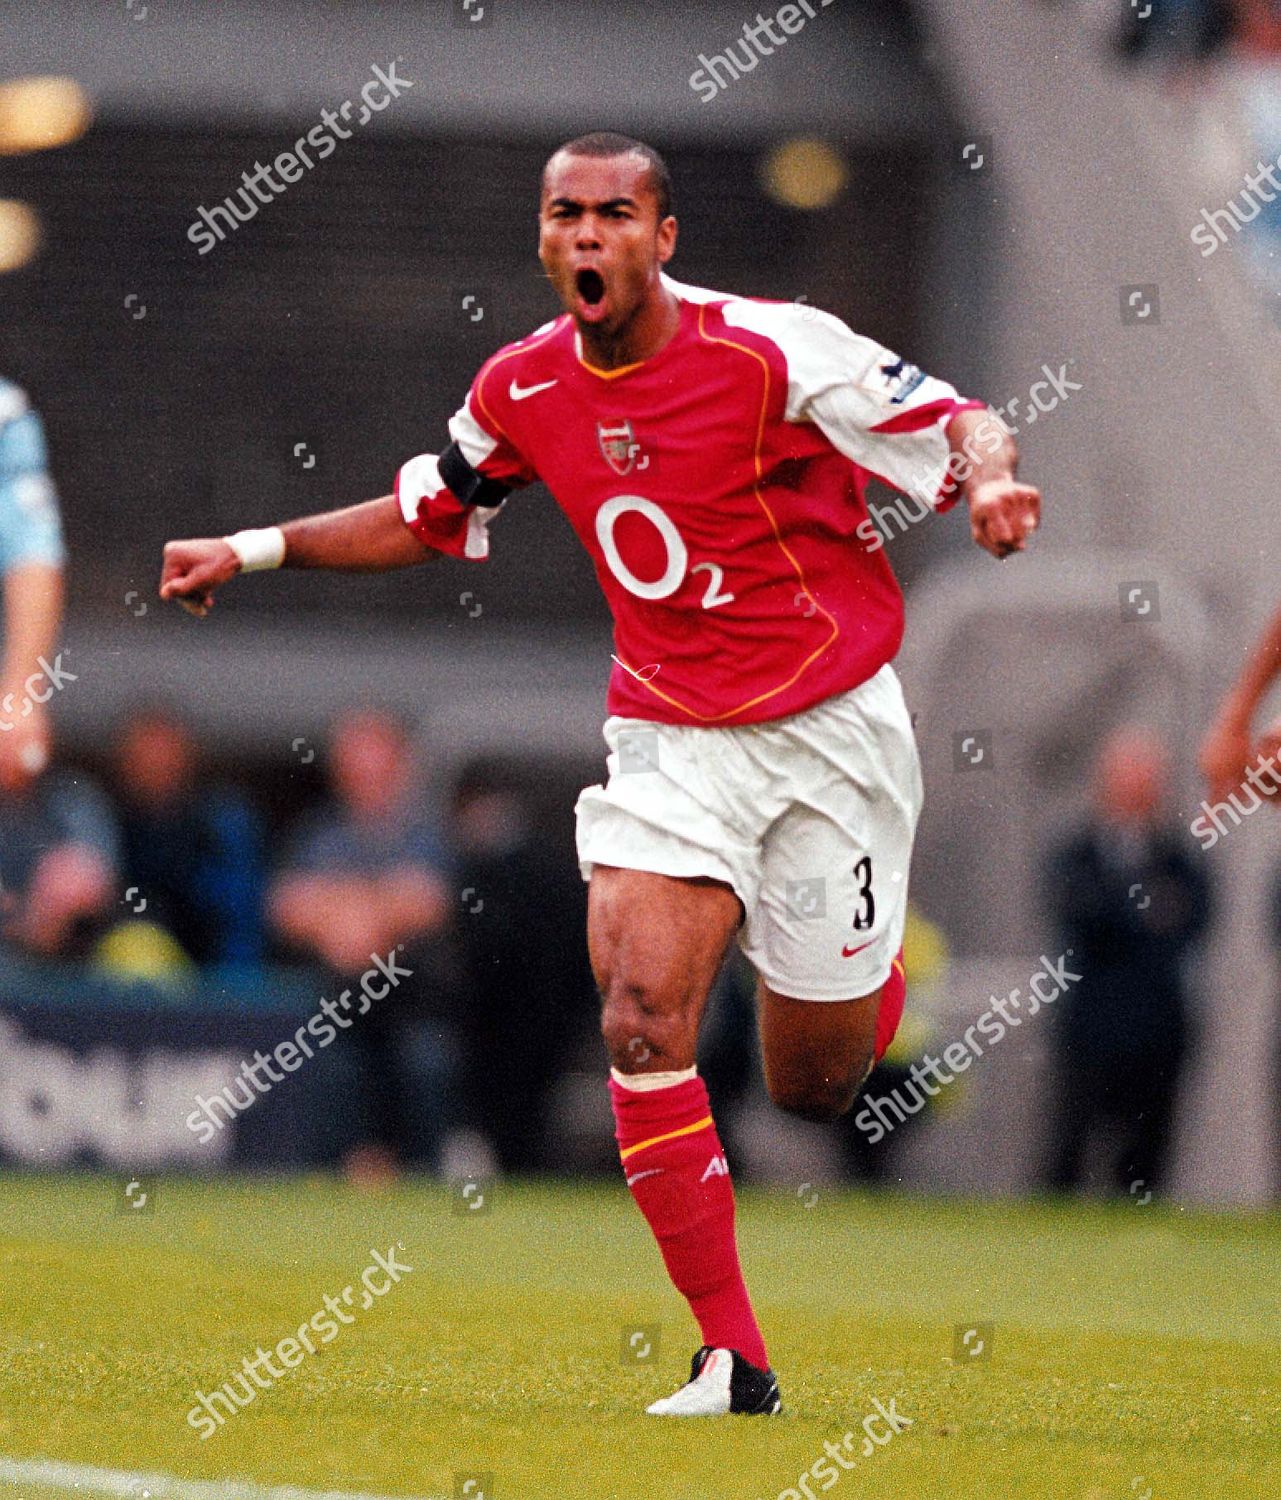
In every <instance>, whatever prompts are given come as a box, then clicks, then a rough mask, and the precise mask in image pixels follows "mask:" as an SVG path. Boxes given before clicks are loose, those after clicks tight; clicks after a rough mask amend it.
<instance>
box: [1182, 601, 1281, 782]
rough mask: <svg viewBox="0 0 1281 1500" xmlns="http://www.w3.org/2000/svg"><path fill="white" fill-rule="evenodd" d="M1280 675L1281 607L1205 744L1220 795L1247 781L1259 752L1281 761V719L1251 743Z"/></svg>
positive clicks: (1209, 776)
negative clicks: (1257, 719) (1258, 716)
mask: <svg viewBox="0 0 1281 1500" xmlns="http://www.w3.org/2000/svg"><path fill="white" fill-rule="evenodd" d="M1278 677H1281V609H1278V610H1277V612H1276V614H1274V615H1273V617H1272V619H1271V620H1270V621H1269V622H1268V626H1267V629H1266V630H1265V631H1264V632H1263V636H1262V638H1261V639H1260V641H1259V643H1258V645H1257V646H1256V647H1255V648H1254V650H1253V651H1252V652H1251V653H1250V656H1249V658H1248V660H1247V661H1246V663H1245V666H1244V667H1242V669H1241V673H1240V676H1239V677H1238V678H1237V680H1236V682H1235V683H1233V685H1232V689H1231V691H1230V692H1229V693H1228V696H1227V697H1226V698H1225V699H1224V700H1223V703H1222V705H1221V706H1220V708H1219V711H1218V713H1217V714H1216V715H1215V717H1214V722H1213V723H1212V724H1211V726H1210V730H1209V733H1208V734H1207V735H1206V737H1205V740H1204V742H1203V743H1202V746H1201V755H1200V763H1201V770H1202V772H1203V774H1204V775H1205V778H1206V780H1207V781H1208V782H1209V783H1210V791H1211V794H1212V795H1213V796H1214V797H1215V798H1220V797H1224V796H1226V795H1227V794H1228V792H1230V791H1233V790H1235V789H1236V788H1237V787H1238V786H1240V785H1241V783H1242V781H1243V780H1244V779H1245V772H1246V768H1247V766H1248V765H1249V764H1250V762H1251V761H1252V760H1253V758H1254V757H1255V756H1256V755H1260V756H1263V757H1264V758H1265V759H1267V760H1271V761H1273V762H1274V763H1275V762H1276V760H1277V758H1278V756H1281V719H1278V720H1276V722H1275V723H1273V724H1271V725H1270V726H1269V727H1268V728H1267V729H1265V730H1264V731H1263V734H1262V737H1261V738H1260V740H1259V742H1258V744H1257V745H1255V744H1252V742H1251V741H1252V737H1253V733H1254V730H1253V727H1252V726H1253V723H1254V716H1255V714H1256V713H1257V712H1258V709H1259V704H1260V703H1262V702H1263V699H1264V697H1265V696H1266V695H1267V692H1268V689H1269V688H1271V686H1272V684H1273V683H1274V682H1276V680H1277V679H1278Z"/></svg>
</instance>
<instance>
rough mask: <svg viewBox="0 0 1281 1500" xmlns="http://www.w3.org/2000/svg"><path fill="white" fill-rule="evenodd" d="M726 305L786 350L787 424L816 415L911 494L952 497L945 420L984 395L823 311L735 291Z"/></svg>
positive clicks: (739, 321)
mask: <svg viewBox="0 0 1281 1500" xmlns="http://www.w3.org/2000/svg"><path fill="white" fill-rule="evenodd" d="M723 312H724V317H725V321H726V322H727V323H730V324H735V325H737V326H738V327H740V328H746V329H750V330H752V331H753V332H756V333H759V334H763V335H764V336H765V337H767V338H769V339H770V340H772V341H773V342H774V343H775V344H777V345H778V347H779V348H780V349H781V350H782V352H783V355H784V357H785V359H786V361H787V411H786V416H787V420H788V421H789V422H813V423H814V424H815V425H816V426H817V427H819V428H820V429H821V430H822V432H823V433H824V435H825V436H826V437H827V439H828V440H829V442H831V444H832V446H833V447H835V448H836V449H838V450H839V451H840V452H841V453H843V454H845V456H846V457H847V458H850V459H853V461H854V462H855V463H856V464H858V465H859V466H860V467H861V468H863V469H866V470H867V471H868V473H870V474H873V475H875V476H876V478H878V479H880V480H883V481H884V482H885V483H886V484H889V485H892V486H893V487H894V488H895V489H898V490H902V491H903V492H904V493H905V494H911V495H915V496H919V497H920V498H922V499H924V500H925V501H926V502H927V503H928V504H930V505H932V506H934V507H936V508H939V509H946V508H947V506H949V505H951V504H952V503H954V501H955V498H956V496H955V487H954V486H953V485H952V483H951V482H950V481H949V478H948V472H947V465H948V459H949V457H950V454H951V448H950V445H949V443H948V439H947V424H948V422H949V421H951V419H952V418H953V417H954V416H955V415H956V413H957V412H959V411H965V410H967V409H969V408H973V407H977V408H982V407H983V406H984V403H983V402H982V401H969V400H965V399H964V398H963V397H961V396H960V395H958V394H957V391H956V387H955V386H952V385H949V384H948V382H947V381H945V380H939V379H937V378H936V377H935V376H933V375H927V374H926V373H925V372H924V371H923V370H921V369H918V368H917V366H916V365H913V364H909V363H908V362H907V361H906V360H904V359H902V358H900V357H899V356H898V355H897V354H895V353H893V352H892V351H891V350H889V349H887V348H885V346H884V345H883V344H879V343H877V341H876V340H875V339H869V338H865V337H864V336H863V335H861V334H857V333H855V332H854V331H853V330H852V329H851V328H849V327H848V326H847V325H846V324H845V323H843V322H842V321H841V320H840V318H837V317H833V316H832V314H831V313H825V312H822V311H820V310H819V309H818V308H815V307H807V306H804V305H802V304H798V303H779V302H751V301H748V300H747V299H745V298H733V299H731V300H729V301H728V302H726V304H725V307H724V309H723Z"/></svg>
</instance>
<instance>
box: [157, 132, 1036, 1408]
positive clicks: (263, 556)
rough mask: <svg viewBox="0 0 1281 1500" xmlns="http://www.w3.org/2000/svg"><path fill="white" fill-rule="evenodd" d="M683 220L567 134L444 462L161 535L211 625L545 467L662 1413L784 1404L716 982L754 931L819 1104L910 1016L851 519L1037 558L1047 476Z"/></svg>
mask: <svg viewBox="0 0 1281 1500" xmlns="http://www.w3.org/2000/svg"><path fill="white" fill-rule="evenodd" d="M676 235H677V224H676V219H675V218H674V217H673V215H672V195H671V184H670V180H669V177H668V173H667V169H666V167H665V165H664V163H663V161H662V159H661V158H660V157H659V156H658V155H657V153H656V152H654V151H653V150H652V149H651V148H650V147H648V146H646V145H643V144H641V143H639V142H637V141H633V140H630V139H628V138H627V137H624V136H619V135H614V134H610V133H599V134H594V135H589V136H583V137H581V138H579V139H577V140H574V141H571V142H569V143H568V144H567V145H565V146H562V147H561V148H560V150H558V151H557V152H556V153H555V154H554V155H553V156H552V158H551V159H550V161H549V162H548V163H547V165H546V168H545V169H544V173H543V181H542V194H541V203H540V210H539V257H540V259H541V261H542V264H543V267H544V269H545V271H546V273H547V277H548V279H549V280H550V281H551V283H552V286H553V287H554V288H555V290H556V293H557V296H558V297H559V299H560V302H561V304H562V306H563V307H564V309H565V311H564V312H563V313H562V314H561V315H560V316H559V317H557V318H556V319H555V320H554V321H552V322H550V323H547V324H545V325H544V326H543V327H541V328H539V329H537V330H536V331H535V332H534V333H532V334H530V335H529V336H528V337H527V338H524V339H521V340H520V341H518V342H517V343H514V344H511V345H509V346H508V347H506V348H504V349H501V350H499V352H498V353H496V354H495V355H494V356H493V357H492V358H491V359H490V360H489V361H488V362H487V363H486V364H485V365H484V366H483V367H482V368H481V370H480V373H479V374H478V375H477V376H476V378H475V381H474V382H473V384H472V387H471V390H470V392H469V393H468V396H467V399H466V401H465V402H464V404H463V405H462V407H461V408H460V409H459V411H458V413H457V415H456V416H455V417H454V418H453V419H452V420H451V422H450V424H449V442H448V444H447V445H446V446H445V447H444V449H443V451H442V452H441V453H440V454H439V455H436V454H422V455H420V456H418V457H416V458H411V459H410V460H409V461H408V462H407V463H405V464H404V465H403V466H402V467H401V469H400V471H399V473H398V475H397V478H396V485H395V493H394V494H393V495H388V496H385V497H383V498H382V499H378V500H370V501H367V502H366V503H364V504H361V505H355V506H352V507H350V508H347V509H343V510H337V511H331V512H328V513H324V514H320V515H314V516H307V517H303V518H301V519H298V520H293V521H287V522H285V523H283V524H282V525H280V526H269V527H265V528H262V529H255V530H251V531H243V532H238V533H236V534H235V535H234V536H230V537H224V538H203V539H198V540H186V541H174V542H170V543H169V544H168V545H167V546H166V548H165V556H164V571H163V576H162V580H161V586H160V594H161V597H162V598H164V599H178V600H180V601H182V602H183V603H184V604H185V605H186V606H187V607H188V608H189V609H191V610H192V611H193V612H195V613H198V614H204V613H206V612H207V610H208V609H209V608H210V606H211V605H212V603H213V598H214V591H215V590H216V589H217V588H218V587H219V586H220V585H222V584H223V583H225V582H226V581H227V580H228V579H229V578H231V577H233V576H234V575H235V574H236V573H238V572H241V571H250V570H254V569H262V568H276V567H281V566H284V567H294V568H338V569H350V570H355V571H365V572H371V571H380V570H383V569H390V568H398V567H404V566H407V565H409V564H412V563H418V562H422V561H425V560H428V559H433V558H438V557H440V556H441V555H442V554H444V555H448V556H451V557H456V558H460V559H469V560H480V559H483V558H485V557H486V556H487V555H488V550H489V527H490V525H491V523H492V522H493V520H494V518H495V517H496V516H497V515H498V514H499V512H500V511H501V509H502V507H503V506H504V505H505V504H506V503H507V498H508V496H509V495H510V494H511V493H512V491H514V490H517V489H520V488H521V487H522V486H524V485H527V484H529V483H531V482H532V481H533V480H535V479H538V480H541V481H542V482H543V483H544V484H546V485H547V487H548V489H549V490H550V491H551V493H552V495H553V496H554V497H555V499H556V501H557V503H558V504H559V505H560V507H561V509H562V510H563V511H564V512H565V514H566V516H567V517H568V519H569V521H570V523H571V525H572V526H573V528H574V530H575V531H576V532H577V534H578V536H579V538H580V540H581V541H582V543H583V545H584V546H585V547H586V548H587V550H588V552H589V553H590V554H591V557H592V561H593V563H594V564H595V568H596V573H597V576H598V578H599V580H600V585H601V588H602V589H603V590H604V593H605V596H606V598H607V600H608V602H609V605H610V609H611V611H612V613H613V617H614V627H615V632H614V640H615V653H614V660H615V666H614V669H613V673H612V676H611V679H610V684H609V694H608V711H609V717H608V719H607V721H606V723H605V727H604V735H605V740H606V743H607V745H608V747H609V756H608V762H607V764H608V768H609V777H608V782H607V784H606V785H604V786H593V787H588V788H587V789H586V790H585V791H583V793H582V794H581V796H580V797H579V799H578V805H577V809H576V812H577V840H578V856H579V863H580V867H581V870H582V874H583V877H584V879H586V880H588V881H589V887H588V943H589V948H590V957H591V963H592V968H593V972H594V974H595V978H596V982H597V984H598V986H599V989H600V993H601V998H602V1002H603V1010H602V1031H603V1035H604V1039H605V1043H606V1047H607V1049H608V1052H609V1058H610V1062H611V1064H612V1067H611V1070H610V1078H609V1093H610V1098H611V1101H612V1105H613V1112H614V1119H615V1122H616V1135H617V1139H618V1145H619V1155H620V1157H621V1160H622V1165H623V1169H624V1173H625V1176H626V1179H627V1184H628V1187H629V1188H630V1189H631V1192H632V1195H633V1197H634V1198H635V1200H636V1203H637V1205H638V1206H639V1208H640V1211H641V1213H642V1214H643V1215H644V1217H645V1219H646V1220H647V1221H648V1223H649V1226H650V1228H651V1230H652V1231H653V1233H654V1236H655V1238H656V1240H657V1241H658V1245H659V1248H660V1250H661V1252H662V1256H663V1260H664V1262H665V1264H666V1267H667V1271H668V1274H669V1275H670V1277H671V1279H672V1281H673V1283H674V1284H675V1286H676V1287H677V1289H678V1290H679V1291H680V1292H681V1293H682V1294H683V1295H684V1296H685V1298H686V1299H687V1300H688V1302H689V1305H690V1309H691V1311H692V1313H693V1315H694V1318H695V1319H696V1321H697V1323H698V1325H699V1329H700V1333H701V1338H702V1343H701V1346H700V1348H699V1350H698V1352H697V1353H696V1354H695V1356H694V1360H693V1365H692V1369H691V1372H690V1379H689V1381H688V1383H686V1384H685V1385H683V1386H682V1387H681V1388H680V1389H679V1390H677V1391H676V1393H675V1394H674V1395H672V1396H669V1397H666V1398H664V1399H661V1400H658V1401H655V1402H654V1403H653V1405H651V1406H650V1407H649V1408H648V1410H649V1411H650V1412H651V1413H653V1414H655V1415H663V1416H668V1415H670V1416H703V1415H720V1414H723V1413H728V1412H742V1413H769V1412H776V1411H778V1410H779V1408H780V1398H779V1388H778V1382H777V1380H776V1379H775V1376H774V1373H773V1371H772V1369H771V1366H770V1359H769V1356H768V1353H767V1350H766V1345H765V1341H764V1339H763V1337H762V1334H761V1330H760V1327H759V1325H758V1323H757V1320H756V1316H755V1314H754V1312H753V1309H752V1304H751V1300H750V1298H749V1296H748V1292H747V1287H746V1285H745V1282H744V1278H743V1273H742V1270H741V1268H740V1262H739V1255H738V1248H737V1243H736V1239H735V1230H734V1194H733V1188H732V1185H731V1180H730V1173H729V1167H728V1164H727V1162H726V1160H725V1156H724V1152H723V1150H722V1148H721V1144H720V1140H719V1138H718V1136H717V1132H716V1125H715V1123H714V1121H713V1119H712V1116H711V1112H710V1109H709V1107H708V1096H707V1090H706V1088H705V1087H704V1084H703V1081H702V1079H701V1078H700V1077H699V1075H698V1070H697V1067H696V1065H695V1049H696V1044H697V1040H698V1032H699V1025H700V1022H701V1020H702V1016H703V1010H704V1007H705V1004H706V1001H707V996H708V992H709V990H710V988H711V986H712V983H713V981H714V979H715V977H716V974H717V971H718V969H719V967H720V964H721V961H722V959H723V957H724V954H725V951H726V948H727V946H728V944H729V942H730V941H731V940H732V939H734V938H735V937H736V938H737V941H738V942H739V944H740V946H741V947H742V949H743V951H744V952H745V954H746V955H747V957H748V958H749V959H750V961H751V962H752V964H753V965H754V967H755V969H756V971H757V974H758V976H759V987H758V1003H759V1025H760V1035H761V1045H762V1054H763V1059H764V1069H765V1079H766V1083H767V1086H768V1089H769V1093H770V1096H771V1098H772V1099H773V1100H774V1102H775V1103H776V1104H778V1105H779V1106H780V1107H781V1108H783V1109H785V1110H788V1111H790V1112H791V1113H793V1114H796V1115H799V1116H801V1117H803V1118H805V1119H809V1120H831V1119H834V1118H836V1117H837V1116H838V1115H841V1114H842V1113H844V1112H845V1111H846V1110H848V1109H849V1107H850V1104H851V1103H852V1101H853V1099H854V1096H855V1094H856V1092H857V1091H858V1089H859V1088H860V1086H861V1085H862V1083H863V1082H864V1080H865V1079H866V1077H867V1075H868V1073H869V1071H870V1070H871V1068H872V1067H873V1066H874V1063H875V1060H876V1059H877V1058H878V1057H879V1056H880V1055H881V1054H882V1053H883V1051H884V1050H885V1048H886V1046H887V1045H888V1044H889V1041H890V1040H891V1038H892V1036H893V1033H894V1030H895V1028H896V1026H897V1024H898V1020H899V1017H900V1015H901V1012H902V1007H903V972H902V963H901V956H900V945H901V941H902V934H903V923H904V915H905V908H906V900H907V885H908V880H907V877H908V866H909V861H910V858H911V851H912V838H913V833H914V830H915V826H916V821H917V815H918V812H919V809H920V802H921V777H920V767H919V761H918V758H917V752H916V746H915V743H914V740H913V736H912V728H911V722H910V719H909V716H908V713H907V709H906V707H905V705H904V701H903V694H902V691H901V689H900V686H899V682H898V679H897V677H896V676H895V674H894V671H893V668H892V667H891V665H890V662H891V660H892V659H893V657H894V656H895V654H896V653H897V651H898V648H899V643H900V640H901V637H902V631H903V604H902V597H901V594H900V592H899V589H898V585H897V584H896V582H895V579H894V575H893V573H892V572H891V570H890V566H889V563H888V562H887V560H886V558H885V555H884V551H883V549H881V548H879V547H877V548H868V547H867V546H865V545H864V544H863V543H862V542H861V541H860V540H859V538H858V536H857V534H856V533H857V532H858V528H859V526H860V523H863V522H865V521H866V520H867V519H868V512H867V507H866V505H865V503H864V498H863V490H864V485H865V483H866V480H867V477H868V476H869V475H873V476H876V477H877V478H879V479H882V480H884V481H886V482H888V483H889V484H891V485H894V486H896V487H898V488H900V489H903V490H907V489H909V488H910V489H911V490H912V491H913V492H914V493H918V494H919V493H927V494H928V495H929V496H930V498H931V500H932V502H933V503H934V505H935V508H937V509H939V510H944V509H947V508H948V507H949V506H951V505H952V504H954V503H955V502H956V500H957V499H958V498H962V497H963V498H964V499H965V501H966V502H967V504H968V508H969V516H970V527H971V531H972V534H973V536H974V539H975V541H976V542H978V543H979V545H981V546H982V547H984V548H986V549H987V550H988V551H989V552H991V553H993V554H994V555H995V556H997V557H1005V556H1007V555H1008V554H1010V553H1013V552H1017V551H1021V550H1022V549H1023V547H1024V545H1025V543H1026V540H1027V537H1028V535H1029V533H1030V532H1031V531H1032V530H1033V529H1034V528H1035V526H1036V525H1037V522H1038V518H1039V508H1040V497H1039V495H1038V492H1037V491H1036V490H1035V489H1034V488H1033V487H1032V486H1030V485H1027V484H1023V483H1020V482H1019V481H1018V480H1017V479H1016V478H1015V457H1016V455H1015V451H1014V446H1013V443H1012V442H1011V440H1010V438H1009V435H1008V433H1007V432H1006V431H1005V430H1004V428H1003V427H1001V425H1000V423H999V422H998V421H997V419H996V418H995V417H994V416H993V415H992V414H991V413H989V412H988V410H987V408H986V407H985V406H984V405H983V403H981V402H975V401H966V400H962V399H961V398H960V397H959V396H958V395H957V393H956V391H955V390H954V389H953V388H952V386H950V385H948V384H946V383H944V382H943V381H941V380H937V379H933V378H931V377H929V376H927V375H925V374H923V373H922V372H921V371H920V370H918V369H916V368H915V367H914V366H912V365H910V364H906V363H905V362H904V361H903V360H902V359H899V358H897V357H896V356H895V355H893V354H892V353H890V351H889V350H887V349H885V348H883V347H882V346H881V345H879V344H878V343H876V342H875V341H874V340H872V339H868V338H864V337H861V336H859V335H857V334H855V333H853V332H851V330H850V329H849V328H848V327H846V325H845V324H844V323H842V322H841V321H840V320H839V319H837V318H835V317H832V316H830V315H828V314H826V313H822V312H818V311H816V310H815V309H813V308H809V307H804V308H800V307H797V306H795V305H793V304H788V303H774V302H762V301H755V300H749V299H747V298H743V297H738V296H734V295H730V294H726V293H721V292H711V291H705V290H701V289H697V288H694V287H689V286H684V285H682V284H680V283H678V282H675V281H673V280H671V279H670V278H669V277H668V276H667V275H666V274H665V272H664V267H665V266H666V265H667V263H668V262H669V261H670V260H671V258H672V255H673V253H674V251H675V249H676Z"/></svg>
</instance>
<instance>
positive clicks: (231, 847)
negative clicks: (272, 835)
mask: <svg viewBox="0 0 1281 1500" xmlns="http://www.w3.org/2000/svg"><path fill="white" fill-rule="evenodd" d="M114 762H115V764H114V772H115V774H114V787H113V789H114V791H115V794H116V802H117V807H118V809H119V813H120V825H121V826H120V831H121V843H122V850H123V870H122V884H123V885H124V886H125V887H126V888H128V889H134V888H136V889H137V891H138V898H137V899H145V901H146V903H147V905H146V914H147V919H148V921H149V922H151V923H154V924H155V925H156V926H158V927H160V928H162V929H163V930H164V931H165V932H167V933H169V934H170V936H171V937H172V938H174V939H176V941H177V943H178V944H179V946H180V948H181V950H182V952H183V953H185V954H186V956H187V957H188V958H189V959H193V960H194V961H195V962H196V963H198V964H213V963H241V964H256V963H259V962H260V961H261V959H262V955H263V924H262V915H261V913H262V899H263V849H262V844H263V840H262V830H261V827H260V825H259V822H258V818H257V816H256V815H255V813H254V811H253V808H252V807H251V806H250V804H249V802H248V801H247V799H246V798H244V797H243V796H242V795H241V794H240V793H239V792H237V791H236V790H234V789H233V788H231V787H228V786H219V785H217V784H216V783H213V782H211V781H210V780H209V778H208V777H207V776H206V775H205V774H204V772H203V770H202V768H201V764H200V753H199V750H198V748H197V745H196V740H195V736H194V735H193V733H192V731H191V728H190V726H189V725H187V724H186V723H184V722H183V720H182V719H181V718H180V717H179V715H178V714H177V713H176V712H175V711H174V710H172V709H170V708H167V707H164V706H162V705H158V704H157V705H152V706H149V707H146V708H143V709H140V710H138V711H137V712H135V713H134V714H133V715H131V716H130V718H129V719H127V720H126V721H125V723H124V724H123V725H122V726H121V727H120V728H119V730H118V731H117V734H116V741H115V748H114Z"/></svg>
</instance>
